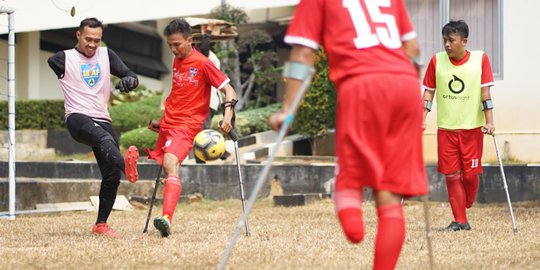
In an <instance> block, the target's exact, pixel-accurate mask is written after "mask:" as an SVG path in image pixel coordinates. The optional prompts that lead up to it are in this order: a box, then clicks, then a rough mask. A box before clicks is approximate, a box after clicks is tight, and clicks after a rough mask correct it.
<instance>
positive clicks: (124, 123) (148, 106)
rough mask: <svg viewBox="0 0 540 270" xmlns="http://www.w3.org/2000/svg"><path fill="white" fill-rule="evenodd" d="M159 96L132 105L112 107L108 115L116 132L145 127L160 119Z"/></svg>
mask: <svg viewBox="0 0 540 270" xmlns="http://www.w3.org/2000/svg"><path fill="white" fill-rule="evenodd" d="M160 101H161V96H160V95H154V96H151V97H147V98H144V99H141V100H140V101H138V102H134V103H124V104H119V105H115V106H113V107H112V108H111V109H110V110H109V113H110V114H111V118H112V119H113V126H114V127H115V129H116V130H118V131H121V132H124V131H129V130H134V129H137V128H140V127H146V126H147V125H148V121H149V120H151V119H160V118H161V113H160V112H159V103H160Z"/></svg>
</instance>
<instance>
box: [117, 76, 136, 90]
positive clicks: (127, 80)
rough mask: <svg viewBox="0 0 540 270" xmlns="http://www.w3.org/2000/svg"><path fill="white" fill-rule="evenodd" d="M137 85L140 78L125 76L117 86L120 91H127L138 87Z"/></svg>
mask: <svg viewBox="0 0 540 270" xmlns="http://www.w3.org/2000/svg"><path fill="white" fill-rule="evenodd" d="M137 86H139V80H138V79H137V78H135V77H131V76H125V77H124V78H122V79H120V81H119V82H118V84H116V86H115V88H116V89H118V90H120V92H123V93H127V92H129V91H131V90H133V89H135V88H137Z"/></svg>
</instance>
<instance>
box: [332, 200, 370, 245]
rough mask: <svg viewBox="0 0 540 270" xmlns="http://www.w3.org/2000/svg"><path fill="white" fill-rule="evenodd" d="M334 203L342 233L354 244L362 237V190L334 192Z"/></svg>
mask: <svg viewBox="0 0 540 270" xmlns="http://www.w3.org/2000/svg"><path fill="white" fill-rule="evenodd" d="M334 203H335V207H336V211H337V216H338V219H339V223H340V224H341V228H342V229H343V233H344V234H345V236H346V237H347V239H348V240H349V241H351V242H352V243H354V244H357V243H360V242H361V241H362V240H363V239H364V234H365V232H364V221H363V214H362V191H361V190H356V189H354V190H353V189H348V190H340V191H336V192H335V193H334Z"/></svg>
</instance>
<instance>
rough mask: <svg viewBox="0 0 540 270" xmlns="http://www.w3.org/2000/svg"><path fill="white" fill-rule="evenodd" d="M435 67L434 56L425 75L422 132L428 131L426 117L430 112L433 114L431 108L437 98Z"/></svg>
mask: <svg viewBox="0 0 540 270" xmlns="http://www.w3.org/2000/svg"><path fill="white" fill-rule="evenodd" d="M435 66H436V58H435V56H433V57H432V58H431V60H430V61H429V64H428V66H427V68H426V74H425V75H424V82H423V83H422V84H423V88H424V95H423V96H422V99H423V102H424V121H423V122H422V130H424V129H426V117H427V114H428V113H429V112H431V107H432V105H433V99H434V97H435V90H436V80H435Z"/></svg>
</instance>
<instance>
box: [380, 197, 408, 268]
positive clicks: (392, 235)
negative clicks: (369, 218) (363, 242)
mask: <svg viewBox="0 0 540 270" xmlns="http://www.w3.org/2000/svg"><path fill="white" fill-rule="evenodd" d="M377 216H378V217H379V225H378V229H377V236H376V239H375V261H374V263H373V269H377V270H378V269H394V268H395V267H396V263H397V260H398V258H399V253H400V252H401V247H402V246H403V241H404V240H405V218H404V217H403V207H402V206H401V204H393V205H385V206H381V207H378V208H377Z"/></svg>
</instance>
